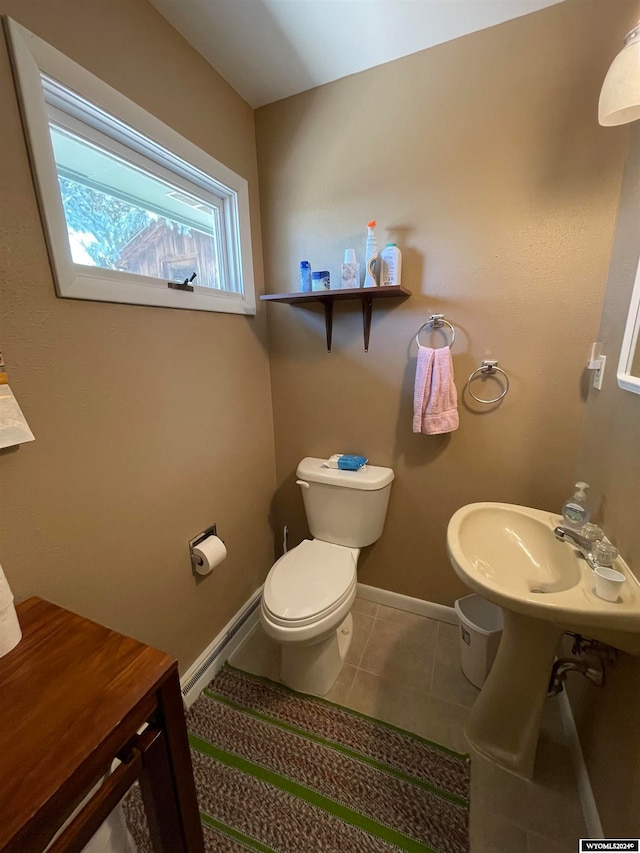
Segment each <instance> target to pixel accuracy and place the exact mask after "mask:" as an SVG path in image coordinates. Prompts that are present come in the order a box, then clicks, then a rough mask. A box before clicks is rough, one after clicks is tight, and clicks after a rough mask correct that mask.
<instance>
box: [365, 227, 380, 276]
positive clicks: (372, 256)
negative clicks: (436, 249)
mask: <svg viewBox="0 0 640 853" xmlns="http://www.w3.org/2000/svg"><path fill="white" fill-rule="evenodd" d="M375 228H376V221H375V219H372V220H371V222H369V223H367V229H368V231H367V244H366V247H365V251H364V285H363V287H377V286H378V281H377V278H376V272H377V270H376V266H377V263H378V242H377V240H376V231H375Z"/></svg>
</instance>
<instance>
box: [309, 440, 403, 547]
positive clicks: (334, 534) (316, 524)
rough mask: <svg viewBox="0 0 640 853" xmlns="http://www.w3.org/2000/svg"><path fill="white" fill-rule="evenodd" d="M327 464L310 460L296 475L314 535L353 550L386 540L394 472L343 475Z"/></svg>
mask: <svg viewBox="0 0 640 853" xmlns="http://www.w3.org/2000/svg"><path fill="white" fill-rule="evenodd" d="M324 461H325V460H324V459H315V458H314V457H312V456H307V457H306V458H305V459H303V460H302V462H301V463H300V464H299V465H298V470H297V471H296V474H297V476H298V483H299V485H300V486H301V488H302V497H303V499H304V509H305V512H306V514H307V521H308V523H309V530H310V531H311V535H312V536H313V537H314V538H315V539H321V540H322V541H323V542H333V544H334V545H346V546H347V547H349V548H364V546H365V545H371V543H372V542H375V541H376V539H379V538H380V536H382V530H383V528H384V520H385V518H386V515H387V506H388V504H389V494H390V492H391V482H392V480H393V477H394V474H393V471H392V470H391V468H381V467H378V466H376V465H367V466H366V467H365V468H364V469H360V470H359V471H341V470H339V469H336V468H326V467H325V466H324V465H323V462H324Z"/></svg>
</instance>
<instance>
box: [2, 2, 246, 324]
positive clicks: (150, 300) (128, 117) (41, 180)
mask: <svg viewBox="0 0 640 853" xmlns="http://www.w3.org/2000/svg"><path fill="white" fill-rule="evenodd" d="M5 24H6V30H7V34H8V41H9V45H10V53H11V59H12V64H13V68H14V75H15V79H16V88H17V91H18V98H19V102H20V110H21V113H22V118H23V125H24V129H25V136H26V139H27V145H28V148H29V155H30V159H31V164H32V171H33V175H34V183H35V187H36V192H37V195H38V202H39V205H40V211H41V216H42V220H43V225H44V230H45V236H46V240H47V247H48V251H49V256H50V259H51V265H52V269H53V273H54V280H55V285H56V291H57V293H58V295H59V296H62V297H66V298H71V299H92V300H99V301H103V302H124V303H129V304H134V305H155V306H160V307H164V308H186V309H192V310H197V311H221V312H225V313H234V314H255V313H256V295H255V283H254V275H253V254H252V248H251V225H250V218H249V187H248V183H247V181H246V180H245V179H244V178H242V177H241V176H240V175H238V174H236V173H235V172H233V171H232V170H231V169H229V168H228V167H227V166H225V165H224V164H223V163H220V162H219V161H218V160H216V159H215V158H214V157H212V156H211V155H210V154H207V153H206V152H205V151H203V150H202V149H201V148H198V147H197V146H196V145H194V144H193V143H192V142H189V140H188V139H185V138H184V137H183V136H181V135H180V134H179V133H177V132H176V131H174V130H172V129H171V128H170V127H169V126H168V125H166V124H164V123H163V122H161V121H160V120H159V119H157V118H155V116H153V115H151V113H148V112H147V111H146V110H144V109H142V107H139V106H138V105H137V104H135V103H134V102H133V101H131V100H129V99H128V98H126V97H125V96H124V95H122V94H120V93H119V92H117V91H116V90H115V89H113V88H112V87H111V86H109V85H107V84H106V83H104V82H103V81H102V80H100V79H99V78H98V77H96V76H95V75H93V74H91V73H90V72H89V71H87V70H86V69H84V68H82V67H81V66H80V65H78V64H77V63H75V62H73V61H72V60H71V59H69V58H68V57H66V56H64V54H62V53H60V51H58V50H56V49H55V48H53V47H52V46H51V45H49V44H47V43H46V42H45V41H43V40H42V39H40V38H38V36H35V35H34V34H33V33H31V32H29V30H27V29H25V28H24V27H23V26H21V25H20V24H18V23H16V22H15V21H13V20H11V19H10V18H5ZM42 75H45V77H46V78H48V79H47V80H45V81H44V82H43V77H42ZM49 81H50V82H49ZM56 83H59V84H61V85H56ZM45 89H46V99H47V100H46V101H45ZM47 101H48V102H49V105H50V106H49V105H48V103H47ZM60 111H61V112H60ZM105 113H106V115H105ZM50 115H51V116H52V117H55V120H56V123H57V122H58V121H60V123H61V124H66V125H67V126H68V127H69V128H70V129H73V128H72V125H73V124H74V122H77V121H79V122H80V124H81V126H82V135H85V136H86V137H87V138H90V134H91V132H92V131H93V132H95V133H97V134H104V135H106V137H108V138H109V139H110V140H112V145H111V147H112V149H114V150H117V148H118V146H121V145H124V146H125V148H126V159H127V160H129V161H130V162H136V158H137V161H138V162H140V163H142V162H144V168H145V170H146V171H149V172H152V173H155V174H156V175H157V176H158V177H162V178H163V179H164V180H168V182H169V183H171V184H172V185H174V186H176V187H177V188H178V189H183V190H184V191H186V192H190V193H192V194H193V193H194V192H195V191H196V190H197V194H198V195H199V196H200V197H202V198H205V199H206V198H210V202H211V204H212V205H213V206H215V207H217V208H218V209H219V210H220V212H221V217H220V219H221V223H222V225H223V228H222V234H223V239H222V246H223V254H224V258H223V266H224V267H225V273H224V274H223V276H222V277H221V281H225V282H226V286H227V287H228V289H226V290H218V289H215V288H210V287H199V286H198V285H197V283H196V282H193V286H194V290H193V292H187V291H181V290H175V289H173V288H170V287H168V284H167V281H165V280H163V279H155V278H151V277H149V276H141V275H136V274H133V273H125V272H120V271H118V270H107V269H103V268H101V267H90V266H85V265H83V264H75V263H74V262H73V259H72V257H71V249H70V246H69V239H68V235H67V223H66V218H65V214H64V209H63V206H62V199H61V196H60V190H59V185H58V172H57V168H56V164H55V159H54V154H53V146H52V144H51V137H50V134H49V120H50V119H49V117H50ZM76 127H77V126H76ZM150 164H151V165H150Z"/></svg>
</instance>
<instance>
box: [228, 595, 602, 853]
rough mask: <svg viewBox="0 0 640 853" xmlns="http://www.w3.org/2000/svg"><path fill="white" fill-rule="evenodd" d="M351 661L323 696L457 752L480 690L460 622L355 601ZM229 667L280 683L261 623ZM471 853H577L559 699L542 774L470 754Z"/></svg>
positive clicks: (546, 728) (578, 824)
mask: <svg viewBox="0 0 640 853" xmlns="http://www.w3.org/2000/svg"><path fill="white" fill-rule="evenodd" d="M353 620H354V635H353V640H352V643H351V648H350V649H349V654H348V656H347V660H346V662H345V665H344V667H343V669H342V672H341V673H340V676H339V677H338V680H337V682H336V684H335V685H334V686H333V688H332V689H331V691H330V692H329V693H328V694H327V696H326V698H327V699H330V700H331V701H333V702H337V703H339V704H340V705H344V706H345V707H347V708H353V709H354V710H356V711H361V712H362V713H364V714H369V715H371V716H372V717H376V718H377V719H380V720H385V721H387V722H389V723H393V724H394V725H397V726H400V727H402V728H404V729H408V730H409V731H412V732H415V733H416V734H419V735H421V736H422V737H426V738H429V739H430V740H434V741H436V742H438V743H440V744H442V745H444V746H448V747H450V748H451V749H455V750H457V751H459V752H470V750H469V746H468V744H467V743H466V741H465V737H464V732H463V729H464V725H465V722H466V719H467V716H468V714H469V709H470V707H471V705H473V702H474V701H475V698H476V696H477V695H478V691H477V690H476V688H475V687H473V686H472V685H471V684H470V683H469V682H468V681H467V680H466V678H465V677H464V675H463V674H462V671H461V669H460V656H459V640H458V629H457V627H456V626H454V625H448V624H446V623H444V622H438V621H436V620H434V619H427V618H425V617H423V616H417V615H415V614H413V613H407V612H405V611H402V610H395V609H394V608H392V607H385V606H383V605H380V604H374V603H373V602H370V601H366V600H364V599H357V601H356V603H355V605H354V608H353ZM230 663H232V664H233V665H234V666H237V667H238V668H240V669H244V670H246V671H247V672H253V673H255V674H257V675H265V676H267V677H269V678H273V679H277V677H278V665H279V649H278V646H277V645H276V644H275V643H274V642H273V641H272V640H270V639H269V637H267V636H266V635H265V634H264V633H263V631H262V629H261V628H260V626H259V625H258V626H257V627H256V628H255V629H254V631H253V633H252V634H251V635H250V636H249V637H248V638H247V639H246V640H245V642H244V644H243V645H242V646H241V647H240V648H239V649H238V650H237V651H236V652H235V653H234V655H233V656H232V657H231V659H230ZM471 761H472V767H471V853H575V851H576V850H577V849H578V841H577V839H579V838H581V837H582V838H584V837H585V835H586V829H585V826H584V822H583V818H582V812H581V809H580V804H579V802H578V797H577V793H576V787H575V781H574V776H573V770H572V766H571V759H570V755H569V750H568V747H567V746H566V744H565V742H564V735H563V731H562V724H561V721H560V716H559V710H558V705H557V703H554V700H548V701H547V708H546V710H545V716H544V721H543V728H542V732H541V735H540V742H539V746H538V755H537V761H536V770H535V777H534V779H533V781H531V782H527V781H525V780H524V779H520V778H518V777H516V776H513V775H511V774H510V773H507V772H505V771H503V770H500V769H499V768H497V767H495V766H494V765H493V764H491V763H490V762H488V761H486V760H484V759H483V758H481V757H479V756H476V755H474V754H473V753H471Z"/></svg>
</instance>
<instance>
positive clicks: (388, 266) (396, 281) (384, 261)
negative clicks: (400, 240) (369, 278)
mask: <svg viewBox="0 0 640 853" xmlns="http://www.w3.org/2000/svg"><path fill="white" fill-rule="evenodd" d="M401 274H402V252H401V251H400V249H399V248H398V246H397V244H396V243H387V245H386V246H385V248H384V249H383V250H382V251H381V252H380V284H382V285H383V286H385V287H389V286H393V285H396V286H399V285H400V276H401Z"/></svg>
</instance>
